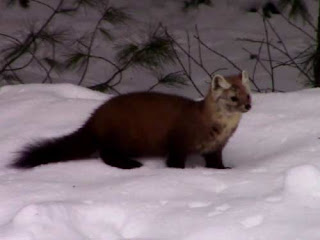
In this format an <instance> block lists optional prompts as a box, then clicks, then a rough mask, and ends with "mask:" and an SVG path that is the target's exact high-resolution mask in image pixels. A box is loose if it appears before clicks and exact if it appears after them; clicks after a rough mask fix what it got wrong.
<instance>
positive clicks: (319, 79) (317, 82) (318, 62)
mask: <svg viewBox="0 0 320 240" xmlns="http://www.w3.org/2000/svg"><path fill="white" fill-rule="evenodd" d="M316 44H317V49H316V53H315V58H314V62H313V74H314V86H315V87H320V0H319V9H318V22H317V43H316Z"/></svg>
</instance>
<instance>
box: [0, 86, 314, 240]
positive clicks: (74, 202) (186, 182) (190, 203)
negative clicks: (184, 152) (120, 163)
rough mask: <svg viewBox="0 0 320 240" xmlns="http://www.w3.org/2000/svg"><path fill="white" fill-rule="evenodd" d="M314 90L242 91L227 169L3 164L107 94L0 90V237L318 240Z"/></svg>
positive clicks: (79, 118)
mask: <svg viewBox="0 0 320 240" xmlns="http://www.w3.org/2000/svg"><path fill="white" fill-rule="evenodd" d="M319 91H320V90H318V89H309V90H302V91H298V92H292V93H269V94H254V95H253V109H252V110H251V111H249V112H248V113H246V114H244V116H243V119H242V120H241V123H240V127H239V129H238V130H237V131H236V133H235V135H234V136H233V137H232V138H231V140H230V142H229V144H228V145H227V147H226V148H225V150H224V158H225V163H226V165H227V166H231V167H232V169H226V170H217V169H206V168H204V166H203V162H202V161H201V159H200V158H199V157H197V156H191V157H190V159H189V162H188V167H187V168H186V169H182V170H181V169H170V168H167V167H166V166H165V164H164V161H163V159H143V160H142V161H143V163H144V166H143V167H142V168H140V169H135V170H121V169H117V168H113V167H110V166H107V165H105V164H104V163H103V162H102V161H100V160H99V159H87V160H83V161H73V162H72V161H71V162H65V163H58V164H49V165H44V166H39V167H36V168H34V169H30V170H16V169H11V168H8V164H9V163H10V162H12V160H13V158H14V157H15V156H16V154H17V153H18V152H19V151H20V150H21V148H22V147H23V146H24V144H26V143H29V142H31V141H33V140H37V139H42V138H48V137H54V136H59V135H62V134H65V133H68V132H71V131H73V130H74V129H76V128H77V127H79V126H80V125H81V124H82V123H83V122H84V121H85V119H86V118H87V117H88V116H89V115H90V114H91V112H92V111H93V110H94V109H95V108H97V107H98V106H99V105H100V104H102V102H103V101H105V100H107V99H109V98H110V97H112V96H110V95H104V94H101V93H98V92H93V91H90V90H87V89H85V88H82V87H78V86H74V85H71V84H61V85H60V84H56V85H37V84H33V85H19V86H7V87H3V88H1V90H0V115H1V121H0V129H1V134H0V149H1V151H0V153H1V162H0V196H1V197H0V239H1V240H55V239H68V240H79V239H93V240H104V239H108V240H120V239H121V240H123V239H130V240H159V239H163V240H165V239H166V240H171V239H183V240H198V239H201V240H211V239H217V240H225V239H228V240H233V239H235V240H248V239H259V240H264V239H266V240H267V239H268V240H269V239H275V240H277V239H279V240H292V239H304V240H318V239H319V238H320V232H319V231H318V225H319V221H320V215H319V212H320V204H319V202H320V201H319V200H320V163H319V157H320V145H319V136H320V129H319V128H318V127H317V126H318V123H317V119H318V118H319V117H320V113H319V112H318V111H317V110H316V109H317V107H316V103H317V102H319V101H320V92H319Z"/></svg>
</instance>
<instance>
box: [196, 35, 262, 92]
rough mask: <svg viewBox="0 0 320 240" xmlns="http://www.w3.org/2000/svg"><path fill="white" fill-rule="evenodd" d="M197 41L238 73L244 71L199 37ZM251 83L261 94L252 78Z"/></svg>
mask: <svg viewBox="0 0 320 240" xmlns="http://www.w3.org/2000/svg"><path fill="white" fill-rule="evenodd" d="M195 38H196V39H198V41H199V42H200V44H201V45H202V46H204V47H205V48H206V49H208V50H209V51H210V52H212V53H214V54H216V55H218V56H219V57H221V58H223V59H225V60H226V61H227V62H229V63H230V64H231V65H232V66H233V67H234V68H235V69H237V70H238V71H240V72H241V71H242V69H240V68H239V67H238V66H237V65H236V64H235V63H234V62H233V61H231V60H230V59H229V58H228V57H226V56H225V55H223V54H221V53H219V52H218V51H216V50H214V49H213V48H211V47H209V46H208V45H206V44H205V43H204V42H203V41H202V40H201V39H200V38H199V37H196V36H195ZM250 81H251V82H252V84H253V85H254V87H255V88H256V90H257V91H258V92H261V91H260V88H259V87H258V85H257V84H256V83H255V82H254V81H253V80H252V78H250Z"/></svg>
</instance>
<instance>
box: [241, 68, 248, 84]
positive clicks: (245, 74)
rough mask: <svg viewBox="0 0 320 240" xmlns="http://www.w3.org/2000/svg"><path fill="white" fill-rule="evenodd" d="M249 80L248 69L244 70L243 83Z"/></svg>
mask: <svg viewBox="0 0 320 240" xmlns="http://www.w3.org/2000/svg"><path fill="white" fill-rule="evenodd" d="M248 82H249V75H248V73H247V72H246V71H244V70H243V71H242V83H243V84H247V83H248Z"/></svg>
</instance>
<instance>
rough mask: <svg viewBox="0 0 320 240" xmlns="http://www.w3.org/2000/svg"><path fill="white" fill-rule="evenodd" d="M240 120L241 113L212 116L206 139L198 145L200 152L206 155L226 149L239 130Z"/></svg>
mask: <svg viewBox="0 0 320 240" xmlns="http://www.w3.org/2000/svg"><path fill="white" fill-rule="evenodd" d="M240 119H241V113H233V114H219V115H214V116H212V117H211V121H210V124H209V125H208V129H207V130H206V134H205V137H204V138H203V139H202V140H201V141H200V143H199V145H198V151H200V152H201V153H206V152H210V151H214V150H216V149H217V148H221V147H224V145H225V144H226V143H227V141H228V140H229V138H230V137H231V136H232V134H233V133H234V132H235V130H236V129H237V127H238V124H239V121H240Z"/></svg>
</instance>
